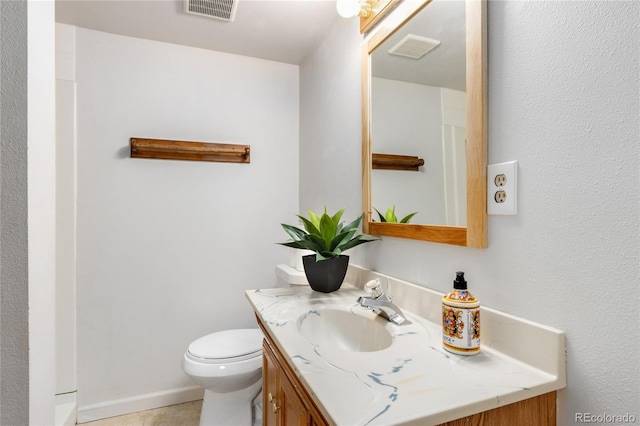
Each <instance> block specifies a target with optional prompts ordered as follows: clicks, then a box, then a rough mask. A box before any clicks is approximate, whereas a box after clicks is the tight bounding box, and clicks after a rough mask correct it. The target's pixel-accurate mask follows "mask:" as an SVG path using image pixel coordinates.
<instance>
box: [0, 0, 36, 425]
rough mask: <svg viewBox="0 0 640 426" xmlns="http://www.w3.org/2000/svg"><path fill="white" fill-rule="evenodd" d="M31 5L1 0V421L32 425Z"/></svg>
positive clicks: (10, 423) (0, 422)
mask: <svg viewBox="0 0 640 426" xmlns="http://www.w3.org/2000/svg"><path fill="white" fill-rule="evenodd" d="M27 31H28V30H27V3H26V2H0V46H1V48H0V59H1V60H0V312H1V313H2V315H0V424H3V425H4V424H7V425H12V424H15V425H18V424H28V423H29V356H28V353H29V303H28V302H29V299H28V295H29V291H28V290H29V253H28V247H29V245H28V238H29V234H28V224H27V221H26V220H25V218H26V217H27V214H28V187H27V176H28V166H27V134H28V132H27V126H28V124H27V123H28V120H27V108H28V106H27V104H28V102H27V99H28V82H27V38H28V37H27V34H28V33H27Z"/></svg>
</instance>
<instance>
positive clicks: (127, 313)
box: [76, 28, 299, 421]
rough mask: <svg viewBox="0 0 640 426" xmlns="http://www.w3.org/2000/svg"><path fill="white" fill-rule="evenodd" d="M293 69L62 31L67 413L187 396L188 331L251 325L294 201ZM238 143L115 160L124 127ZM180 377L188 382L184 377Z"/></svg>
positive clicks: (121, 152) (122, 155)
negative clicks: (71, 360)
mask: <svg viewBox="0 0 640 426" xmlns="http://www.w3.org/2000/svg"><path fill="white" fill-rule="evenodd" d="M298 74H299V71H298V67H297V66H292V65H287V64H281V63H276V62H269V61H264V60H258V59H252V58H247V57H242V56H235V55H229V54H222V53H217V52H211V51H206V50H200V49H195V48H188V47H183V46H177V45H170V44H165V43H159V42H154V41H148V40H141V39H135V38H128V37H122V36H116V35H110V34H106V33H100V32H95V31H90V30H86V29H81V28H77V29H76V84H77V143H78V153H77V155H78V177H77V180H78V193H77V197H78V207H77V208H78V211H77V225H78V229H77V232H78V240H77V252H78V255H77V261H78V263H77V298H78V300H77V303H78V406H79V418H80V421H85V420H88V419H90V418H91V417H92V416H95V415H98V416H102V415H107V414H109V415H112V414H113V413H114V412H117V411H123V410H124V411H128V410H136V409H142V408H148V406H149V405H153V404H159V405H168V404H169V403H172V402H173V403H175V402H180V401H179V400H180V399H181V398H183V399H184V398H189V397H193V395H194V393H193V392H190V391H189V389H188V388H189V387H190V386H192V385H194V383H193V382H191V381H190V380H189V379H188V378H187V377H186V376H185V375H184V373H183V372H182V370H181V365H180V364H181V360H182V356H183V353H184V351H185V350H186V348H187V346H188V344H189V343H190V342H191V341H193V340H194V339H196V338H198V337H200V336H203V335H205V334H207V333H211V332H214V331H218V330H222V329H228V328H241V327H255V318H254V316H253V312H252V310H251V308H250V307H249V304H248V303H247V302H246V300H245V297H244V290H245V289H253V288H258V287H269V286H272V285H275V274H274V270H275V265H276V264H278V263H282V262H283V261H284V260H285V259H286V258H287V257H288V251H287V249H286V248H285V247H282V246H278V245H276V244H275V243H276V242H279V241H283V240H285V239H286V234H285V233H284V231H282V229H281V228H280V226H279V225H278V224H279V223H282V222H288V221H290V220H292V219H293V218H294V214H295V213H296V212H297V208H298V197H297V195H296V194H297V191H298V133H299V85H298ZM131 137H148V138H159V139H178V140H191V141H205V142H206V141H208V142H224V143H232V144H248V145H251V163H250V164H230V163H226V164H225V163H210V162H189V161H170V160H150V159H132V158H129V138H131ZM185 388H187V389H185Z"/></svg>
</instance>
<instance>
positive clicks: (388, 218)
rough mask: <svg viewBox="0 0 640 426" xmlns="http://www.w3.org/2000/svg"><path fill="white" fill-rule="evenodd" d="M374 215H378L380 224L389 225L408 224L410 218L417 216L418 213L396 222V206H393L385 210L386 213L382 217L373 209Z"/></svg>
mask: <svg viewBox="0 0 640 426" xmlns="http://www.w3.org/2000/svg"><path fill="white" fill-rule="evenodd" d="M374 210H375V211H376V213H378V217H380V222H389V223H409V222H410V221H411V218H412V217H413V216H415V215H416V214H418V212H413V213H409V214H408V215H406V216H405V217H403V218H402V219H400V220H398V218H397V217H396V205H395V204H394V205H393V208H391V209H387V211H386V213H385V214H384V215H383V214H382V213H380V211H379V210H378V209H374Z"/></svg>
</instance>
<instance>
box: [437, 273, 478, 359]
mask: <svg viewBox="0 0 640 426" xmlns="http://www.w3.org/2000/svg"><path fill="white" fill-rule="evenodd" d="M442 346H443V347H444V348H445V349H446V350H447V351H449V352H452V353H454V354H460V355H473V354H477V353H478V352H479V351H480V302H478V299H476V298H475V297H473V295H472V294H471V293H469V291H468V290H467V282H466V281H465V279H464V272H456V279H455V280H454V281H453V290H452V291H451V293H449V294H447V295H445V296H443V297H442Z"/></svg>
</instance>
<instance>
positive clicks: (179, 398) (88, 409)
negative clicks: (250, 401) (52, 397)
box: [78, 386, 204, 423]
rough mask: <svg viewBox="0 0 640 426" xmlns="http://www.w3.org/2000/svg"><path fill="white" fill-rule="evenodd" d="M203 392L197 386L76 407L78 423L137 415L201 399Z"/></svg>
mask: <svg viewBox="0 0 640 426" xmlns="http://www.w3.org/2000/svg"><path fill="white" fill-rule="evenodd" d="M203 395H204V390H203V389H202V388H201V387H199V386H189V387H185V388H178V389H170V390H167V391H163V392H154V393H148V394H145V395H138V396H134V397H131V398H124V399H117V400H113V401H106V402H101V403H99V404H90V405H85V406H82V407H78V423H87V422H92V421H94V420H100V419H105V418H107V417H114V416H121V415H123V414H131V413H137V412H138V411H146V410H152V409H154V408H160V407H166V406H168V405H174V404H182V403H183V402H189V401H196V400H198V399H202V397H203Z"/></svg>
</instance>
